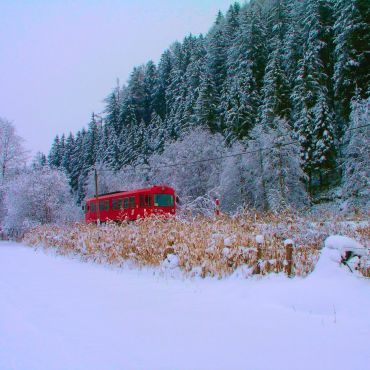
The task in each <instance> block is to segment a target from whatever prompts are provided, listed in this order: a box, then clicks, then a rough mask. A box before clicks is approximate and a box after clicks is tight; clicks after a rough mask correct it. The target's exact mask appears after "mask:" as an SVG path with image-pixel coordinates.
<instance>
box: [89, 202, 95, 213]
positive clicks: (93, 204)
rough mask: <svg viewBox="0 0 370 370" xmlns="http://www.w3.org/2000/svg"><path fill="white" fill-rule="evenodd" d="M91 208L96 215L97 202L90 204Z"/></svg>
mask: <svg viewBox="0 0 370 370" xmlns="http://www.w3.org/2000/svg"><path fill="white" fill-rule="evenodd" d="M90 207H91V212H92V213H95V212H96V203H95V202H91V203H90Z"/></svg>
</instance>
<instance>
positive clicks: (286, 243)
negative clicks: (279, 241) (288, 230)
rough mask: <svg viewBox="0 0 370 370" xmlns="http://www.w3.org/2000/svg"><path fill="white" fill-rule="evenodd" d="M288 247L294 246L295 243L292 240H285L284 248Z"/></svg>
mask: <svg viewBox="0 0 370 370" xmlns="http://www.w3.org/2000/svg"><path fill="white" fill-rule="evenodd" d="M287 245H294V241H293V240H292V239H286V240H284V246H285V247H286V246H287Z"/></svg>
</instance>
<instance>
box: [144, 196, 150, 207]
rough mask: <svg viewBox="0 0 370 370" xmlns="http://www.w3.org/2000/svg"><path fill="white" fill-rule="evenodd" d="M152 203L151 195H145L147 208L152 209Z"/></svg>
mask: <svg viewBox="0 0 370 370" xmlns="http://www.w3.org/2000/svg"><path fill="white" fill-rule="evenodd" d="M150 203H151V202H150V194H146V195H145V206H146V207H150V206H151V204H150Z"/></svg>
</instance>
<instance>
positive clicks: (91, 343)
mask: <svg viewBox="0 0 370 370" xmlns="http://www.w3.org/2000/svg"><path fill="white" fill-rule="evenodd" d="M327 251H330V249H329V248H324V250H323V253H324V254H325V253H326V252H327ZM175 257H176V256H173V255H172V256H167V260H168V263H169V265H170V266H173V265H176V263H175V262H176V258H175ZM321 261H323V262H325V261H326V262H328V261H327V259H325V258H324V259H322V260H321ZM323 267H324V266H323ZM331 268H334V269H336V270H338V271H337V272H338V274H335V273H334V274H328V275H327V276H325V278H324V276H322V275H321V274H319V273H316V271H315V272H314V273H313V274H311V275H309V277H308V278H305V279H293V280H291V279H287V278H286V277H285V276H284V275H282V274H281V275H275V274H272V275H269V276H268V277H267V278H265V279H257V280H255V279H249V280H241V279H233V278H229V279H222V280H217V279H200V278H194V279H193V280H190V281H189V280H182V279H181V278H180V279H179V278H174V279H165V278H163V277H162V276H160V275H158V274H156V275H154V274H153V270H149V269H145V268H143V269H141V270H140V271H138V270H130V269H128V268H123V269H121V270H119V269H115V270H111V269H107V268H104V267H103V266H101V265H94V264H89V263H81V262H79V261H77V260H71V259H67V258H62V257H56V256H54V255H46V254H45V253H44V252H43V251H41V250H39V251H35V250H33V249H31V248H23V247H21V246H19V245H17V244H14V243H10V242H0V282H1V283H0V302H1V304H0V369H1V370H2V369H4V370H5V369H13V370H62V369H74V370H85V369H107V370H118V369H137V370H147V369H157V370H172V369H177V370H189V369H191V370H224V369H230V370H242V369H253V370H266V369H274V370H297V369H299V370H312V369H315V370H328V369H336V370H347V369H353V370H360V369H361V370H362V369H366V368H367V367H368V365H366V364H368V363H369V356H368V354H369V348H368V342H369V341H368V339H369V336H370V328H369V326H368V325H367V323H368V322H370V284H369V282H368V281H367V280H364V279H356V278H354V276H353V275H352V274H349V273H348V274H347V273H343V271H340V269H339V266H338V265H335V264H333V263H331V262H330V263H328V264H327V266H326V271H327V270H328V269H331ZM242 270H243V271H242ZM236 273H239V274H241V275H244V274H250V273H251V272H250V271H249V270H248V267H245V268H244V267H243V268H239V269H238V270H237V271H236ZM344 292H345V294H343V293H344ZM287 351H288V352H289V361H287ZM343 354H347V355H343Z"/></svg>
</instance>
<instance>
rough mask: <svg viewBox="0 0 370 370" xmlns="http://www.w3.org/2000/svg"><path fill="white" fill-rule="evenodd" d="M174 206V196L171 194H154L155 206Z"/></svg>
mask: <svg viewBox="0 0 370 370" xmlns="http://www.w3.org/2000/svg"><path fill="white" fill-rule="evenodd" d="M173 204H174V203H173V196H172V195H171V194H154V206H156V207H172V206H173Z"/></svg>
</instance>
